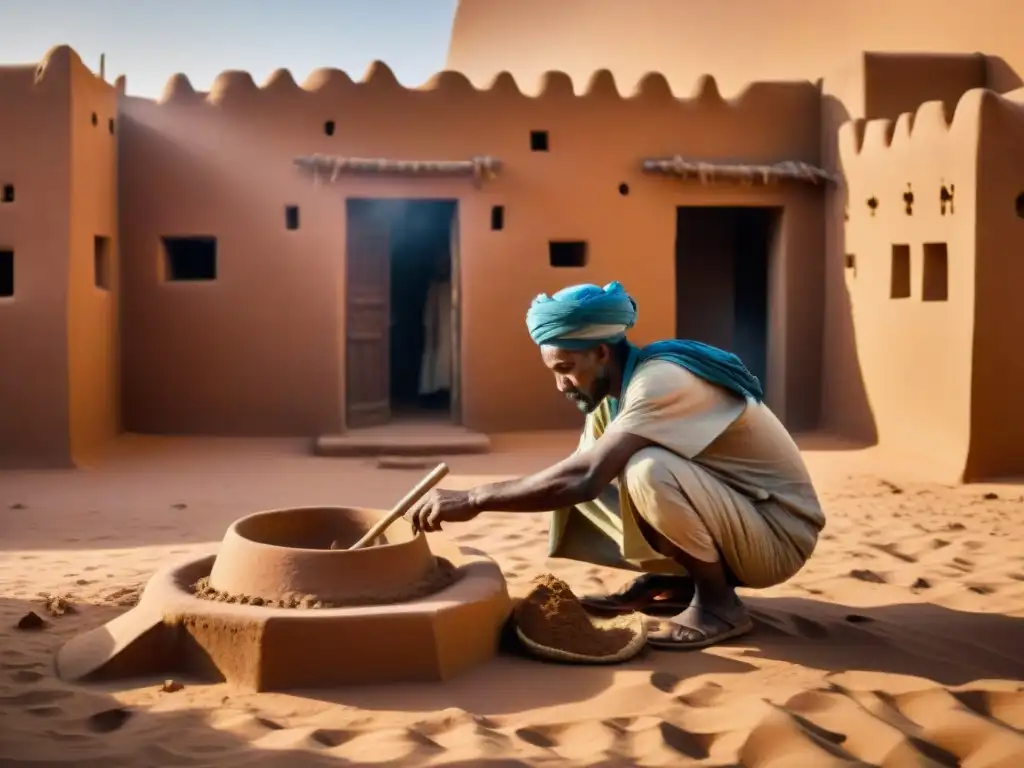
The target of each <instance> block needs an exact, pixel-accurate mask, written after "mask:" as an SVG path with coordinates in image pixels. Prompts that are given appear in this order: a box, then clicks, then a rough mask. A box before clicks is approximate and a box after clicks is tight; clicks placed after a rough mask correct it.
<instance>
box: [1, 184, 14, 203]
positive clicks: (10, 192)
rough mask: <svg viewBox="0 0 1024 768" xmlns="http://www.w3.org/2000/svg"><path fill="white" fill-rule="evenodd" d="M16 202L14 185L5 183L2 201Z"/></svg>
mask: <svg viewBox="0 0 1024 768" xmlns="http://www.w3.org/2000/svg"><path fill="white" fill-rule="evenodd" d="M13 202H14V185H13V184H4V188H3V190H2V191H0V203H13Z"/></svg>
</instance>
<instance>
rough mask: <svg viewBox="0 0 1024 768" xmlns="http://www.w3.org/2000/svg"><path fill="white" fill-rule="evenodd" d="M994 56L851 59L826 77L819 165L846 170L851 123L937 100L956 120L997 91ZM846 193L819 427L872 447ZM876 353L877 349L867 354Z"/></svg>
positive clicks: (837, 210)
mask: <svg viewBox="0 0 1024 768" xmlns="http://www.w3.org/2000/svg"><path fill="white" fill-rule="evenodd" d="M996 74H997V73H995V71H994V70H993V67H992V66H991V58H990V57H986V56H983V55H981V54H933V53H877V52H865V53H860V54H858V55H856V56H854V57H852V58H851V59H850V60H849V61H848V62H844V63H843V65H842V66H839V67H837V68H836V69H834V70H832V71H831V72H829V73H827V76H826V77H825V79H824V82H823V84H822V92H823V99H822V146H821V154H822V164H823V166H824V167H826V168H827V169H829V170H832V171H835V172H838V173H840V174H844V173H846V169H845V168H843V164H842V162H841V161H840V158H839V149H838V135H839V127H840V126H841V125H842V124H843V123H846V122H847V121H849V120H850V119H851V118H853V119H859V118H865V119H871V120H878V119H886V120H890V121H893V122H895V121H896V120H898V119H899V118H900V115H901V114H904V113H910V114H913V113H915V112H916V110H917V108H918V107H919V106H920V105H921V104H923V103H925V102H927V101H935V102H940V103H941V104H942V106H943V107H944V108H945V111H946V114H947V115H952V114H953V113H954V111H955V109H956V106H957V104H958V103H959V101H960V98H961V97H962V96H963V94H964V93H966V92H967V91H969V90H971V89H973V88H982V87H986V86H990V87H994V85H995V83H996V81H997V80H998V77H996ZM846 206H847V189H846V188H845V187H843V186H840V187H837V188H834V189H830V190H829V191H828V193H827V195H826V212H825V227H826V267H825V282H824V292H825V304H826V308H827V309H826V315H825V337H826V338H827V339H828V340H829V343H828V344H827V345H826V346H825V348H824V350H823V357H824V365H823V368H822V420H821V421H822V427H823V428H824V429H826V430H830V431H836V432H839V433H841V434H843V435H845V436H847V437H850V438H854V439H858V440H862V441H864V442H867V443H874V442H875V441H876V440H877V438H878V434H877V428H876V425H875V423H874V418H873V416H872V414H871V409H870V407H869V404H868V402H867V395H866V393H865V391H864V388H863V386H862V385H861V381H862V379H863V377H862V375H861V374H860V372H859V358H860V354H861V347H862V344H863V342H862V340H861V341H858V339H857V337H856V335H855V333H854V328H853V320H852V317H851V312H852V307H851V303H852V297H851V296H850V294H849V291H848V290H847V281H846V279H845V270H844V266H843V263H844V259H843V257H844V254H845V251H844V246H843V244H844V240H845V230H846V228H847V226H848V225H847V223H846V221H845V218H844V217H845V210H846ZM865 354H867V355H869V356H870V355H871V354H872V352H870V351H867V352H865Z"/></svg>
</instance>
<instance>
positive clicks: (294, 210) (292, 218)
mask: <svg viewBox="0 0 1024 768" xmlns="http://www.w3.org/2000/svg"><path fill="white" fill-rule="evenodd" d="M284 228H285V229H291V230H295V229H298V228H299V206H297V205H286V206H285V207H284Z"/></svg>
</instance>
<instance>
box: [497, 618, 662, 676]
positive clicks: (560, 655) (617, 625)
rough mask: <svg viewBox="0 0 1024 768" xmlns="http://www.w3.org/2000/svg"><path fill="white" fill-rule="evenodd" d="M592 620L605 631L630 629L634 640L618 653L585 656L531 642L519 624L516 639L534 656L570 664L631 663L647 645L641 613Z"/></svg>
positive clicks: (644, 622)
mask: <svg viewBox="0 0 1024 768" xmlns="http://www.w3.org/2000/svg"><path fill="white" fill-rule="evenodd" d="M590 620H591V621H592V622H593V623H594V625H595V626H597V627H601V628H603V629H628V630H629V631H630V632H632V633H633V639H632V640H630V641H629V642H628V643H627V644H626V645H625V647H624V648H622V649H620V650H619V651H618V652H616V653H613V654H609V655H607V656H585V655H583V654H580V653H573V652H571V651H563V650H562V649H560V648H551V647H550V646H547V645H542V644H541V643H538V642H536V641H535V640H531V639H530V638H529V637H527V636H526V635H525V634H524V633H523V631H522V630H521V629H520V628H519V625H518V624H517V625H516V637H517V638H518V639H519V642H520V643H522V644H523V647H524V648H525V649H526V650H527V651H529V653H530V654H532V655H533V656H537V657H539V658H542V659H548V660H549V661H561V662H566V663H569V664H620V663H622V662H624V661H629V660H630V659H632V658H633V657H634V656H636V655H637V654H639V653H640V652H641V651H642V650H643V649H644V646H645V645H646V644H647V623H646V621H644V617H643V616H642V615H641V614H639V613H628V614H625V615H622V616H613V617H610V618H598V617H596V616H591V617H590ZM513 621H514V619H513Z"/></svg>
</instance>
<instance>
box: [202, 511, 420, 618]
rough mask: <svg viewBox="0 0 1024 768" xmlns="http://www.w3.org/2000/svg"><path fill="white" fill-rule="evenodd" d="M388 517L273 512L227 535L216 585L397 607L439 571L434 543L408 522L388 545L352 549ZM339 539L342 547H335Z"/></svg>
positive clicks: (394, 529) (270, 595)
mask: <svg viewBox="0 0 1024 768" xmlns="http://www.w3.org/2000/svg"><path fill="white" fill-rule="evenodd" d="M383 515H384V513H383V512H382V511H380V510H376V509H362V508H354V507H295V508H290V509H271V510H268V511H266V512H257V513H256V514H253V515H249V516H247V517H243V518H241V519H240V520H236V521H235V522H234V523H232V525H231V527H230V528H228V530H227V532H226V533H225V534H224V540H223V541H222V542H221V546H220V551H219V552H218V554H217V559H216V560H215V561H214V564H213V570H212V571H211V573H210V579H209V581H210V586H211V587H213V588H214V589H216V590H218V591H220V592H225V593H227V594H229V595H255V596H258V597H261V598H264V599H268V600H269V599H273V600H280V599H283V598H286V597H287V596H288V595H290V594H311V595H316V596H317V597H318V598H319V599H321V600H324V601H328V602H336V603H340V604H345V603H346V602H352V601H356V602H374V603H388V602H396V601H398V599H399V598H400V596H401V595H403V594H404V593H406V592H408V591H409V590H410V588H411V587H413V586H414V585H416V584H419V583H421V582H423V581H424V580H425V579H427V578H429V576H430V575H431V574H432V573H433V572H434V571H436V569H437V567H438V566H437V561H436V560H435V558H434V555H433V553H432V552H431V551H430V545H429V544H428V543H427V538H426V536H424V535H423V534H422V533H421V532H416V531H413V529H412V526H411V525H409V523H408V522H406V521H405V520H398V521H396V522H395V523H394V524H393V525H392V526H391V527H390V528H388V530H387V535H386V542H387V543H386V544H384V545H382V546H373V547H366V548H364V549H358V550H353V551H348V546H349V545H350V544H352V543H353V542H355V541H356V540H358V539H359V538H360V537H361V536H362V535H363V534H364V533H366V532H367V531H369V530H370V528H371V527H372V526H373V525H374V523H376V522H377V521H378V520H380V519H381V517H383ZM335 542H337V546H338V547H339V548H337V549H331V546H332V544H333V543H335Z"/></svg>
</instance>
